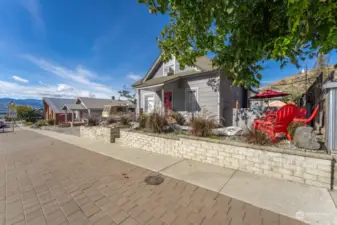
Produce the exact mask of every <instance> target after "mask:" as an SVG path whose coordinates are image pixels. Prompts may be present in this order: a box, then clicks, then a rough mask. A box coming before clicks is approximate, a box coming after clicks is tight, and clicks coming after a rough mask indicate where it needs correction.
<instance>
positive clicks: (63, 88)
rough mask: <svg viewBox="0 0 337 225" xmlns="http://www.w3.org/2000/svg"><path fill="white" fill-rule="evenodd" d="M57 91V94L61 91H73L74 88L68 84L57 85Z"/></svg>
mask: <svg viewBox="0 0 337 225" xmlns="http://www.w3.org/2000/svg"><path fill="white" fill-rule="evenodd" d="M57 90H58V91H59V92H62V91H74V88H73V87H72V86H70V85H68V84H58V85H57Z"/></svg>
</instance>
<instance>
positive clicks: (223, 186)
mask: <svg viewBox="0 0 337 225" xmlns="http://www.w3.org/2000/svg"><path fill="white" fill-rule="evenodd" d="M236 172H238V170H237V169H236V170H234V173H233V174H232V175H231V176H230V177H229V179H228V180H227V181H226V182H225V183H224V184H223V185H222V187H221V188H220V190H219V191H218V194H217V196H216V197H215V199H217V198H218V196H219V195H221V193H220V192H221V191H222V190H223V189H224V188H225V186H226V184H228V182H229V181H230V180H231V179H232V178H233V176H234V175H235V174H236Z"/></svg>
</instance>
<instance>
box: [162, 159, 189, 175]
mask: <svg viewBox="0 0 337 225" xmlns="http://www.w3.org/2000/svg"><path fill="white" fill-rule="evenodd" d="M184 160H185V158H183V159H181V160H179V161H178V162H175V163H173V164H171V165H169V166H166V167H164V168H163V169H161V170H159V171H158V172H157V173H161V172H163V171H164V170H166V169H168V168H170V167H172V166H175V165H177V164H178V163H180V162H182V161H184Z"/></svg>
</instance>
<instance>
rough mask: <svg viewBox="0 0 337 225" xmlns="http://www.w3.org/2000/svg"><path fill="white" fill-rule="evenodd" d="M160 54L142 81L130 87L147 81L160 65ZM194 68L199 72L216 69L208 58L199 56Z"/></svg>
mask: <svg viewBox="0 0 337 225" xmlns="http://www.w3.org/2000/svg"><path fill="white" fill-rule="evenodd" d="M160 56H161V54H160V55H159V56H158V57H157V59H156V60H155V61H154V62H153V63H152V65H151V67H150V69H149V70H148V71H147V73H146V75H145V76H144V78H143V79H141V80H138V81H136V82H135V83H134V84H133V85H132V86H135V85H138V84H139V83H143V82H145V81H147V79H148V78H149V76H150V75H151V74H152V73H153V71H154V70H155V68H156V67H159V64H160V63H161V60H160ZM194 66H195V67H197V68H198V69H200V70H201V71H210V70H214V69H216V68H214V67H213V65H212V60H211V59H210V58H209V57H208V56H201V57H198V58H197V59H196V62H195V63H194Z"/></svg>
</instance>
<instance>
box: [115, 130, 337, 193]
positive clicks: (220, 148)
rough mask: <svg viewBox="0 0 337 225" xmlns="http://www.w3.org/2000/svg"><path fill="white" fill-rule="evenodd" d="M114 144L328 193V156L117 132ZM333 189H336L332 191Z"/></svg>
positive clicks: (330, 178) (330, 182) (330, 161)
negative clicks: (296, 184)
mask: <svg viewBox="0 0 337 225" xmlns="http://www.w3.org/2000/svg"><path fill="white" fill-rule="evenodd" d="M117 142H118V143H120V144H122V145H126V146H129V147H134V148H140V149H143V150H146V151H151V152H156V153H160V154H165V155H171V156H175V157H182V158H187V159H192V160H196V161H200V162H204V163H210V164H213V165H217V166H222V167H227V168H231V169H235V170H241V171H245V172H250V173H254V174H258V175H264V176H268V177H273V178H279V179H284V180H288V181H293V182H298V183H303V184H308V185H312V186H317V187H323V188H327V189H330V188H332V187H333V185H334V183H333V174H334V169H333V166H332V165H333V164H334V160H333V158H332V156H330V155H326V154H318V153H309V152H300V151H291V150H286V149H279V148H275V147H271V146H257V145H250V144H246V143H240V142H234V141H223V140H212V139H209V138H196V137H189V136H182V135H181V136H167V135H166V136H165V135H158V134H146V133H142V132H135V131H128V130H120V138H119V139H117ZM335 188H336V187H335Z"/></svg>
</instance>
